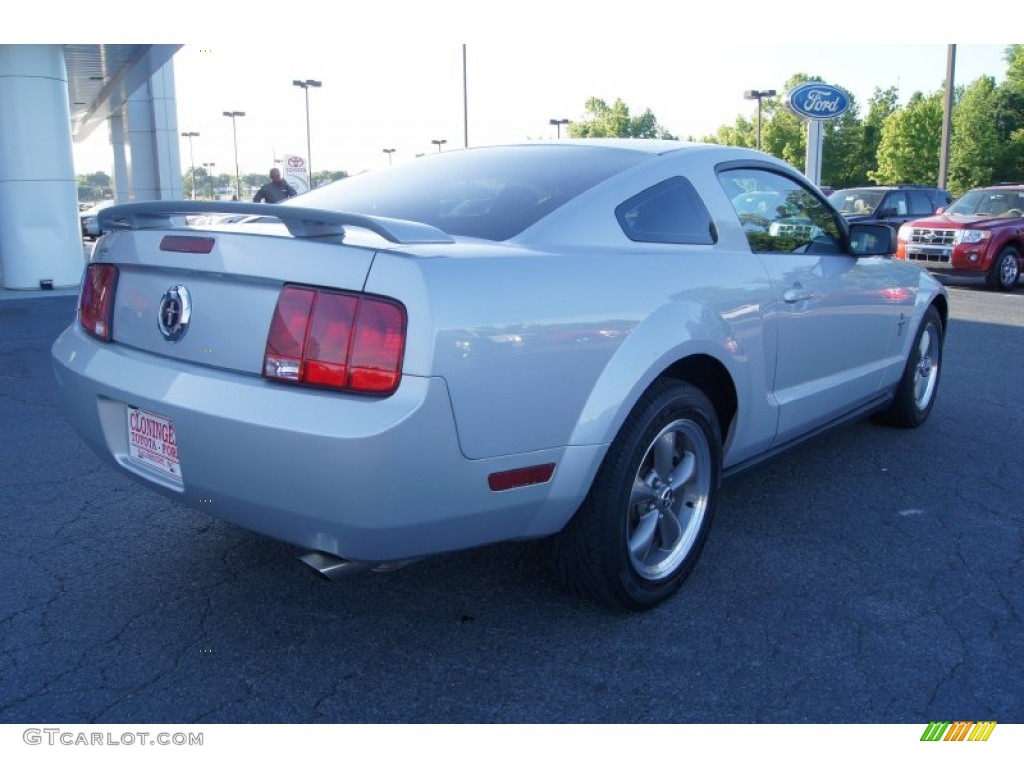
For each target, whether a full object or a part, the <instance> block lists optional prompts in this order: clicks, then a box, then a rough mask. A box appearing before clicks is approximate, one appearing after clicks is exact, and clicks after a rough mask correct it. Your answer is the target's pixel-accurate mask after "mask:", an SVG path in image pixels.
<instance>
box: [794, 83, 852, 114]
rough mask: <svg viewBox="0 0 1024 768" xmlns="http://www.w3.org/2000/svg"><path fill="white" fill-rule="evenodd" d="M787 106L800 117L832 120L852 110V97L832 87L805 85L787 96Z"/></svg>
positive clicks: (822, 84)
mask: <svg viewBox="0 0 1024 768" xmlns="http://www.w3.org/2000/svg"><path fill="white" fill-rule="evenodd" d="M786 106H788V107H789V109H790V111H792V112H795V113H796V114H797V115H799V116H800V117H806V118H809V119H811V120H831V119H832V118H834V117H839V116H840V115H841V114H843V112H845V111H846V110H848V109H849V108H850V97H849V96H848V95H847V94H846V92H845V91H843V90H841V89H839V88H836V87H835V86H832V85H825V84H824V83H804V84H803V85H799V86H797V87H796V88H794V89H793V90H791V91H790V92H789V93H788V94H786Z"/></svg>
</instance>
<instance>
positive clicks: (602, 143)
mask: <svg viewBox="0 0 1024 768" xmlns="http://www.w3.org/2000/svg"><path fill="white" fill-rule="evenodd" d="M567 144H572V145H575V146H580V147H592V148H593V147H606V148H609V149H627V150H631V151H634V152H643V153H645V154H649V155H663V154H665V153H666V152H679V151H682V150H691V151H700V150H701V149H709V150H710V149H721V148H722V145H720V144H703V143H700V142H695V141H678V140H676V139H623V138H595V139H541V140H538V141H524V142H519V143H512V144H508V143H503V144H491V145H486V146H487V147H488V148H496V147H516V146H530V147H535V146H543V145H555V146H565V145H567ZM474 148H479V149H483V148H485V147H484V146H480V147H474ZM471 149H472V148H471Z"/></svg>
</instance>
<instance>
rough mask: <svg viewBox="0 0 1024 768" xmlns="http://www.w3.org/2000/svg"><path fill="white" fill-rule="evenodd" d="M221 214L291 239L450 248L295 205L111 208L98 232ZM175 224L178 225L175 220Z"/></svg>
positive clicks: (188, 203)
mask: <svg viewBox="0 0 1024 768" xmlns="http://www.w3.org/2000/svg"><path fill="white" fill-rule="evenodd" d="M202 213H207V214H209V213H221V214H229V215H230V214H234V215H239V214H241V215H245V216H260V217H265V218H273V219H278V220H279V221H280V222H281V223H282V224H284V225H285V227H287V228H288V231H289V232H290V233H291V235H292V237H326V236H331V235H335V236H342V237H343V236H344V235H345V227H361V228H363V229H368V230H370V231H371V232H375V233H376V234H378V235H380V236H381V237H383V238H384V239H385V240H387V241H388V242H391V243H396V244H398V245H418V244H425V243H453V242H455V241H454V240H453V239H452V237H451V235H449V234H447V233H445V232H442V231H441V230H440V229H438V228H437V227H432V226H431V225H429V224H423V223H421V222H418V221H405V220H404V219H389V218H387V217H384V216H366V215H363V214H360V213H341V212H338V211H325V210H322V209H319V208H302V207H299V206H297V205H270V204H267V203H238V202H207V201H205V200H153V201H150V202H144V203H125V204H123V205H112V206H110V207H109V208H104V209H103V210H102V211H100V212H99V227H100V231H101V232H106V231H111V230H116V229H168V228H177V227H182V226H186V223H185V221H184V220H183V219H182V218H181V217H183V216H193V215H196V214H202ZM176 219H177V220H176Z"/></svg>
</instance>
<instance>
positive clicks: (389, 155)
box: [381, 148, 395, 165]
mask: <svg viewBox="0 0 1024 768" xmlns="http://www.w3.org/2000/svg"><path fill="white" fill-rule="evenodd" d="M381 151H382V152H384V153H385V154H386V155H387V156H388V165H391V155H393V154H394V153H395V150H394V148H392V149H382V150H381Z"/></svg>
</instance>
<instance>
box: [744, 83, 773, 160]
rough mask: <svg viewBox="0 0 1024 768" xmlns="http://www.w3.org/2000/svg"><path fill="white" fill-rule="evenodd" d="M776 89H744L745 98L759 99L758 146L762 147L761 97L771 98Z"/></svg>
mask: <svg viewBox="0 0 1024 768" xmlns="http://www.w3.org/2000/svg"><path fill="white" fill-rule="evenodd" d="M774 95H775V91H744V92H743V98H744V99H757V148H758V149H761V99H770V98H771V97H772V96H774Z"/></svg>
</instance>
